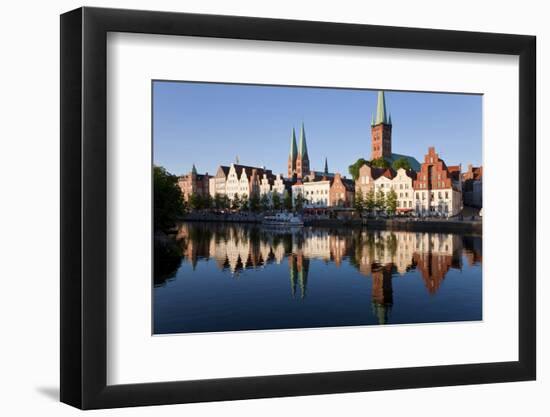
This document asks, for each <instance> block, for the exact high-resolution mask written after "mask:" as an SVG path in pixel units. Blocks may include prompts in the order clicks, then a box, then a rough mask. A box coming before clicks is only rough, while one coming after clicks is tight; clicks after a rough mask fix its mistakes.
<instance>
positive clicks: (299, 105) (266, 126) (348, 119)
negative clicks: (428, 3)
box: [153, 81, 482, 175]
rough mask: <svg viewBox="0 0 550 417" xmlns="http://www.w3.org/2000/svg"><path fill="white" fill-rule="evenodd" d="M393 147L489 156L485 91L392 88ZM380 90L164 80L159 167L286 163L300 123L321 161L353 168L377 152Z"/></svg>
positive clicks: (282, 166)
mask: <svg viewBox="0 0 550 417" xmlns="http://www.w3.org/2000/svg"><path fill="white" fill-rule="evenodd" d="M385 95H386V107H387V111H388V112H389V113H390V114H391V117H392V123H393V133H392V151H393V152H395V153H400V154H406V155H411V156H414V157H415V158H416V159H418V160H419V162H422V161H423V159H424V155H425V154H426V152H427V150H428V147H429V146H435V147H436V151H437V152H438V153H439V155H440V157H441V158H443V159H444V160H445V162H446V163H447V164H448V165H455V164H459V163H462V166H463V170H465V169H466V167H467V164H469V163H472V164H474V165H480V164H481V162H482V155H481V149H482V140H481V131H482V127H481V123H482V110H481V109H482V104H481V103H482V96H480V95H465V94H439V93H412V92H394V91H386V93H385ZM376 97H377V91H371V90H349V89H332V88H307V87H278V86H277V87H271V86H258V85H238V84H209V83H188V82H166V81H155V82H154V83H153V151H154V157H153V159H154V163H155V165H162V166H164V167H165V168H166V169H167V170H168V171H170V172H171V173H173V174H178V175H180V174H184V173H187V172H189V171H190V170H191V166H192V164H193V163H194V164H195V165H196V166H197V170H198V171H199V173H204V172H208V173H210V174H215V172H216V169H217V167H218V166H219V165H229V164H230V163H231V162H235V159H236V157H237V156H238V158H239V162H240V163H241V164H244V165H253V166H266V167H267V168H268V169H272V170H273V172H274V173H284V174H285V175H286V171H287V168H286V166H287V159H288V151H289V147H290V135H291V131H292V128H293V127H295V128H296V134H297V139H299V129H300V125H301V123H302V121H303V122H304V125H305V130H306V138H307V146H308V153H309V159H310V165H311V168H312V169H315V170H319V171H321V170H322V169H323V164H324V159H325V157H327V158H328V164H329V170H330V171H331V172H341V173H343V174H345V175H348V172H347V167H348V165H350V164H351V163H353V162H354V161H355V160H357V158H359V157H364V158H365V159H370V121H371V114H372V113H373V112H374V111H375V109H376Z"/></svg>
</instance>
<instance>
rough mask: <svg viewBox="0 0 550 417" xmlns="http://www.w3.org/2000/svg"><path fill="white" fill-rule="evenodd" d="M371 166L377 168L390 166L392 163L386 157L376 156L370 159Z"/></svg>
mask: <svg viewBox="0 0 550 417" xmlns="http://www.w3.org/2000/svg"><path fill="white" fill-rule="evenodd" d="M370 166H371V167H375V168H389V167H390V163H389V162H388V161H387V160H386V159H384V158H376V159H373V160H372V161H370Z"/></svg>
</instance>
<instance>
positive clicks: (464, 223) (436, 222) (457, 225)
mask: <svg viewBox="0 0 550 417" xmlns="http://www.w3.org/2000/svg"><path fill="white" fill-rule="evenodd" d="M182 220H183V221H189V222H220V223H261V222H262V220H263V215H261V214H253V213H224V214H214V213H192V214H188V215H186V216H185V217H184V218H183V219H182ZM304 225H305V226H314V227H315V226H316V227H352V228H361V227H365V228H367V229H375V230H402V231H409V232H434V233H475V234H481V233H482V231H483V223H482V221H481V220H452V219H418V218H407V219H403V218H401V219H399V218H396V219H326V218H324V219H323V218H321V219H320V218H308V217H305V218H304Z"/></svg>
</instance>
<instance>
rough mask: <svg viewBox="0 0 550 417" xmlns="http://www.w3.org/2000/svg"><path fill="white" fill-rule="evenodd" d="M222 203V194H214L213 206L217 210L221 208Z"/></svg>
mask: <svg viewBox="0 0 550 417" xmlns="http://www.w3.org/2000/svg"><path fill="white" fill-rule="evenodd" d="M222 205H223V203H222V195H221V194H220V193H216V194H214V207H216V208H217V209H218V210H219V209H222V208H223V207H222Z"/></svg>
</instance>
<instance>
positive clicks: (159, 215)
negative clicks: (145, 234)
mask: <svg viewBox="0 0 550 417" xmlns="http://www.w3.org/2000/svg"><path fill="white" fill-rule="evenodd" d="M153 200H154V211H153V212H154V225H155V230H159V231H164V232H166V231H168V230H169V229H171V228H173V227H174V226H175V224H176V221H177V220H178V218H179V217H180V216H182V215H183V213H184V202H183V196H182V193H181V189H180V187H179V186H178V177H176V176H175V175H172V174H170V173H169V172H168V171H166V169H164V168H163V167H159V166H155V167H154V168H153Z"/></svg>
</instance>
